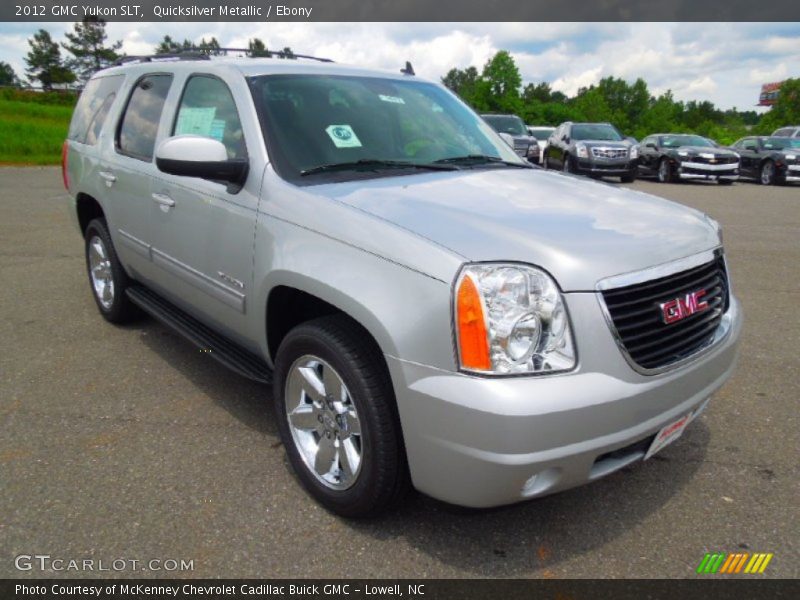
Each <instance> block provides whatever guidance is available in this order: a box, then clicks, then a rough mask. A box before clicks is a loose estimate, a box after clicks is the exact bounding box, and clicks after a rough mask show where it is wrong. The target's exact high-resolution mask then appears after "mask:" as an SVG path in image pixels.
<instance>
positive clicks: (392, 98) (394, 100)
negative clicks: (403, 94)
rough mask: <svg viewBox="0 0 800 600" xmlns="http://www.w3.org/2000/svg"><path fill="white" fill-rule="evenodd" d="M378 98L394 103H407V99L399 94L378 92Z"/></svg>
mask: <svg viewBox="0 0 800 600" xmlns="http://www.w3.org/2000/svg"><path fill="white" fill-rule="evenodd" d="M378 98H380V99H381V100H383V101H384V102H391V103H392V104H405V103H406V101H405V100H403V99H402V98H400V97H398V96H386V95H384V94H378Z"/></svg>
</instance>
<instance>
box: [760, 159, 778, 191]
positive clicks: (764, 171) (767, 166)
mask: <svg viewBox="0 0 800 600" xmlns="http://www.w3.org/2000/svg"><path fill="white" fill-rule="evenodd" d="M774 180H775V164H774V163H773V162H772V161H771V160H768V161H767V162H765V163H764V166H763V167H761V184H762V185H772V182H773V181H774Z"/></svg>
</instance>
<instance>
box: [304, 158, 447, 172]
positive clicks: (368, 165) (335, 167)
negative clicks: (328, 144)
mask: <svg viewBox="0 0 800 600" xmlns="http://www.w3.org/2000/svg"><path fill="white" fill-rule="evenodd" d="M362 168H364V169H373V170H377V169H424V170H427V171H456V170H458V167H457V166H455V165H444V164H435V163H414V162H407V161H403V160H382V159H377V158H362V159H361V160H353V161H348V162H340V163H331V164H328V165H319V166H318V167H311V168H310V169H305V170H303V171H300V175H302V176H306V175H313V174H315V173H325V172H328V171H347V170H349V169H362Z"/></svg>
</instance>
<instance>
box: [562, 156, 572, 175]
mask: <svg viewBox="0 0 800 600" xmlns="http://www.w3.org/2000/svg"><path fill="white" fill-rule="evenodd" d="M561 170H562V171H563V172H564V173H570V174H575V162H574V161H573V159H572V157H571V156H570V155H569V154H565V155H564V161H563V163H562V165H561Z"/></svg>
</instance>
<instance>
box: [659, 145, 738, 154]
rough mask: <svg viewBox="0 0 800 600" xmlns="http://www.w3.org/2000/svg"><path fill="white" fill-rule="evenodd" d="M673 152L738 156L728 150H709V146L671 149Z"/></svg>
mask: <svg viewBox="0 0 800 600" xmlns="http://www.w3.org/2000/svg"><path fill="white" fill-rule="evenodd" d="M669 150H672V151H673V152H677V151H678V150H681V151H683V152H689V153H690V154H713V155H714V156H736V152H734V151H733V150H728V149H726V148H709V147H708V146H678V147H677V148H669Z"/></svg>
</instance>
